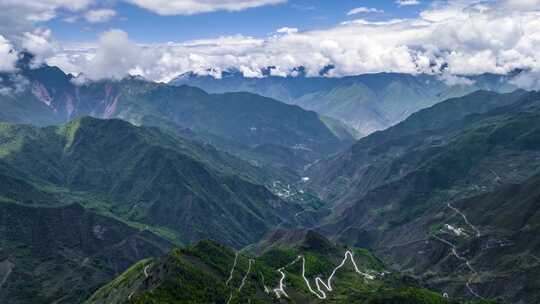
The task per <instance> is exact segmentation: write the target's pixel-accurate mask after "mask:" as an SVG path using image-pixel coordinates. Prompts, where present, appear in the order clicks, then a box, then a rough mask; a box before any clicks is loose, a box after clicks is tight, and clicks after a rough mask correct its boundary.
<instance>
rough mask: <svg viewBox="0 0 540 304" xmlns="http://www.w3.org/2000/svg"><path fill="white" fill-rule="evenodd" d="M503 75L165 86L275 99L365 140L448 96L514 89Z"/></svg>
mask: <svg viewBox="0 0 540 304" xmlns="http://www.w3.org/2000/svg"><path fill="white" fill-rule="evenodd" d="M509 77H510V76H498V75H492V74H484V75H480V76H473V77H467V78H456V79H454V81H453V82H454V83H455V84H451V85H448V84H447V83H451V82H450V81H444V80H443V79H442V78H441V77H439V76H433V75H422V74H420V75H409V74H396V73H379V74H365V75H359V76H350V77H343V78H328V77H305V76H303V75H302V74H301V75H299V76H297V77H277V76H269V75H267V76H266V77H264V78H246V77H244V76H243V74H242V73H240V72H224V73H223V74H222V77H221V78H219V79H216V78H214V77H212V76H199V75H196V74H194V73H186V74H183V75H181V76H179V77H177V78H176V79H174V80H173V81H171V82H170V83H171V84H173V85H190V86H195V87H199V88H202V89H203V90H205V91H207V92H211V93H223V92H241V91H245V92H252V93H256V94H260V95H263V96H267V97H271V98H275V99H277V100H281V101H284V102H286V103H290V104H295V105H299V106H301V107H302V108H304V109H308V110H313V111H316V112H318V113H320V114H322V115H327V116H330V117H333V118H335V119H339V120H342V121H344V122H346V123H347V124H348V125H350V126H352V127H353V128H354V129H356V130H357V131H358V132H359V134H360V135H361V136H365V135H368V134H370V133H372V132H374V131H377V130H382V129H385V128H388V127H390V126H392V125H394V124H396V123H398V122H400V121H402V120H404V119H405V118H407V117H408V116H409V115H411V114H412V113H414V112H416V111H418V110H420V109H423V108H426V107H429V106H431V105H433V104H435V103H437V102H440V101H443V100H445V99H448V98H451V97H459V96H464V95H466V94H469V93H472V92H474V91H476V90H479V89H482V90H491V91H497V92H510V91H512V90H514V89H516V87H515V86H513V85H511V84H509V83H508V78H509Z"/></svg>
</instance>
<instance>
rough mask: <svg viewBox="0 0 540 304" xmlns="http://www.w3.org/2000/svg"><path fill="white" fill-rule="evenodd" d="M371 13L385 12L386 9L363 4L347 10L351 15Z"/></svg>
mask: <svg viewBox="0 0 540 304" xmlns="http://www.w3.org/2000/svg"><path fill="white" fill-rule="evenodd" d="M370 13H376V14H382V13H384V11H383V10H380V9H376V8H374V7H365V6H361V7H357V8H353V9H352V10H350V11H349V12H347V15H348V16H351V15H357V14H370Z"/></svg>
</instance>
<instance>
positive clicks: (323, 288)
mask: <svg viewBox="0 0 540 304" xmlns="http://www.w3.org/2000/svg"><path fill="white" fill-rule="evenodd" d="M349 258H350V260H351V263H352V264H353V266H354V270H355V272H356V273H358V274H360V275H361V276H363V277H364V279H368V280H373V279H375V277H374V276H373V275H370V274H368V273H365V272H362V271H361V270H360V269H359V268H358V265H357V264H356V261H355V260H354V255H353V253H352V251H348V250H347V251H346V252H345V256H344V257H343V260H342V261H341V263H340V264H339V265H338V266H337V267H336V268H334V270H333V271H332V274H331V275H330V277H328V280H327V281H326V282H324V281H323V280H322V279H321V278H320V277H316V278H315V286H316V287H317V290H315V289H313V287H312V286H311V283H310V281H309V279H308V278H307V277H306V258H305V257H304V256H298V257H297V258H296V259H295V260H294V261H293V262H291V263H290V264H288V265H287V266H285V267H283V268H280V269H278V272H279V273H281V279H280V281H279V286H278V288H276V289H274V293H276V296H277V297H278V298H280V297H281V296H282V295H284V296H285V297H289V296H288V295H287V293H286V292H285V284H284V281H285V278H286V274H285V272H284V271H283V270H284V269H286V268H287V267H290V266H292V265H293V264H295V263H297V262H298V261H299V260H302V278H303V279H304V282H305V283H306V286H307V288H308V290H309V292H311V293H312V294H314V295H315V296H316V297H317V298H319V299H321V300H325V299H326V298H327V293H328V292H332V291H333V288H332V279H333V278H334V276H335V275H336V272H337V271H338V270H339V269H340V268H342V267H343V266H344V265H345V263H346V262H347V260H348V259H349Z"/></svg>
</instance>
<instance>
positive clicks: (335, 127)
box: [0, 66, 353, 168]
mask: <svg viewBox="0 0 540 304" xmlns="http://www.w3.org/2000/svg"><path fill="white" fill-rule="evenodd" d="M77 81H78V80H77V79H75V78H73V76H71V75H66V74H64V73H63V72H62V71H61V70H60V69H58V68H56V67H49V66H42V67H40V68H36V69H31V68H22V69H21V70H20V71H19V72H17V73H8V74H6V73H4V74H0V86H1V87H2V94H0V109H1V110H2V111H0V121H4V122H10V123H31V124H34V125H41V126H44V125H52V124H61V123H65V122H68V121H70V120H71V119H73V118H76V117H79V116H85V115H89V116H94V117H98V118H121V119H124V120H127V121H130V122H132V123H134V124H137V125H152V126H159V127H161V128H163V129H167V130H170V131H173V132H176V133H177V134H182V135H185V134H189V136H193V138H196V139H198V140H200V141H205V142H211V143H212V144H213V145H216V146H219V147H221V148H222V149H224V150H227V151H229V152H233V153H236V154H238V155H240V156H242V157H246V158H248V159H250V160H255V161H262V162H263V163H264V162H265V157H266V156H267V155H269V154H268V153H267V152H266V150H265V148H261V147H265V146H270V147H276V148H280V149H286V150H287V151H288V153H287V154H288V155H289V157H288V158H285V159H273V160H274V161H278V164H281V163H284V164H286V163H287V162H291V159H292V160H293V161H297V162H298V163H300V164H299V167H300V168H301V166H303V165H305V164H306V163H307V162H309V161H312V160H315V159H318V158H320V157H322V156H324V155H327V154H330V153H334V152H337V151H339V150H341V149H342V148H344V147H347V145H348V144H350V143H352V140H353V136H352V134H350V132H349V130H347V128H346V127H345V126H344V125H342V124H340V123H339V122H337V121H334V120H331V119H326V118H323V117H320V116H319V115H318V114H316V113H314V112H310V111H305V110H303V109H301V108H299V107H297V106H291V105H288V104H284V103H282V102H279V101H276V100H273V99H270V98H265V97H261V96H258V95H255V94H248V93H227V94H218V95H214V94H207V93H206V92H204V91H202V90H200V89H197V88H193V87H187V86H181V87H175V86H168V85H165V84H158V83H153V82H148V81H144V80H141V79H138V78H128V79H124V80H122V81H99V82H86V83H84V84H79V85H77V84H75V83H76V82H77ZM188 129H190V130H192V131H194V132H195V133H194V134H191V133H189V131H187V130H188ZM192 133H193V132H192ZM265 153H266V154H265ZM266 163H268V162H266Z"/></svg>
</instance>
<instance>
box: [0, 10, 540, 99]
mask: <svg viewBox="0 0 540 304" xmlns="http://www.w3.org/2000/svg"><path fill="white" fill-rule="evenodd" d="M399 3H408V4H413V5H405V6H404V5H399ZM353 9H357V10H356V11H357V12H358V14H354V15H350V14H348V12H350V11H351V10H353ZM284 27H288V28H289V29H287V30H282V31H279V32H278V29H280V28H284ZM169 42H170V43H169ZM13 49H15V50H21V49H24V50H27V51H29V52H32V53H33V54H35V55H36V58H37V60H39V61H42V62H46V63H48V64H50V65H54V66H58V67H60V68H61V69H63V70H64V71H66V72H69V73H72V74H74V75H78V74H84V75H85V77H87V78H89V79H95V80H97V79H104V78H117V79H121V78H122V77H125V76H126V75H139V76H141V77H145V78H147V79H151V80H156V81H163V82H167V81H170V80H171V79H173V78H174V77H176V76H178V75H180V74H182V73H186V72H195V73H198V74H204V75H206V74H210V75H213V76H215V77H219V76H220V75H221V72H223V71H227V70H231V69H234V70H238V71H241V72H242V73H243V74H244V76H246V77H263V75H262V72H261V71H262V70H264V69H266V68H268V67H270V66H271V67H274V68H273V69H272V71H271V73H272V75H275V76H287V75H293V76H294V74H295V73H296V72H295V71H296V70H297V68H298V67H300V66H301V67H304V68H305V70H306V73H307V75H308V76H317V75H319V72H320V71H321V70H322V69H324V68H325V67H328V66H333V67H334V68H333V69H332V70H330V71H328V73H326V76H327V77H343V76H348V75H358V74H365V73H380V72H395V73H409V74H417V73H428V74H438V75H440V77H442V78H443V79H445V81H448V82H449V83H454V84H455V83H460V84H467V79H466V78H464V76H468V75H478V74H482V73H494V74H507V73H510V72H512V71H515V70H516V69H522V70H525V71H528V72H529V74H526V75H527V76H528V77H527V78H523V79H520V80H519V82H520V83H521V84H520V85H521V86H522V87H523V88H528V89H530V88H540V0H438V1H435V0H434V1H428V0H386V1H376V0H313V1H309V0H24V1H22V0H11V1H2V0H0V63H2V64H0V70H9V69H13V68H14V64H15V62H16V60H17V58H16V52H13V51H12V50H13ZM524 75H525V74H524Z"/></svg>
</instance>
